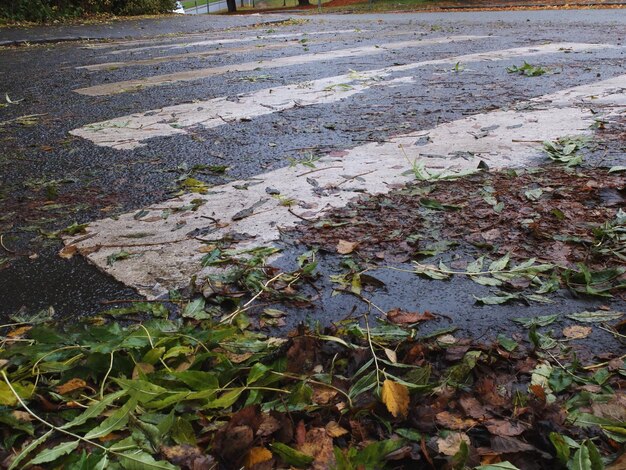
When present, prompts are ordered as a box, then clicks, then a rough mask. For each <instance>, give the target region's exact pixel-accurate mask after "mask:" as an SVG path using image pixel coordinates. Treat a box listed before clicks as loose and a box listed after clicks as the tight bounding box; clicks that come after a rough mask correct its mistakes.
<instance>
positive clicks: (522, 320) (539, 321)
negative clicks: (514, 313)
mask: <svg viewBox="0 0 626 470" xmlns="http://www.w3.org/2000/svg"><path fill="white" fill-rule="evenodd" d="M557 318H559V315H558V314H554V315H543V316H539V317H518V318H513V321H514V322H515V323H519V324H520V325H522V326H523V327H524V328H530V327H531V326H548V325H550V324H551V323H554V321H555V320H556V319H557Z"/></svg>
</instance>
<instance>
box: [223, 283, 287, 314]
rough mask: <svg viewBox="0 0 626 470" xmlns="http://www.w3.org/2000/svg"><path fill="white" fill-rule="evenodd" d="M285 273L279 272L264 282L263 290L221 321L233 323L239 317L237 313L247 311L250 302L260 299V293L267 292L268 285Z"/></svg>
mask: <svg viewBox="0 0 626 470" xmlns="http://www.w3.org/2000/svg"><path fill="white" fill-rule="evenodd" d="M283 274H284V273H282V272H281V273H278V274H277V275H276V276H274V277H273V278H271V279H270V280H268V281H267V282H266V283H265V284H263V288H262V289H261V290H259V292H257V293H256V294H255V295H254V296H253V297H252V298H251V299H250V300H248V301H247V302H246V303H245V304H244V305H243V306H242V307H238V308H237V309H236V310H235V311H234V312H233V313H231V314H230V315H227V316H225V317H224V318H222V319H221V320H220V323H232V321H233V320H234V319H235V317H237V315H239V314H240V313H241V312H243V311H245V310H247V309H248V307H249V306H250V304H252V302H254V301H255V300H256V299H258V298H259V297H260V295H261V294H262V293H263V292H265V289H267V287H268V286H269V285H270V284H271V283H272V282H274V281H275V280H277V279H278V278H280V277H281V276H282V275H283Z"/></svg>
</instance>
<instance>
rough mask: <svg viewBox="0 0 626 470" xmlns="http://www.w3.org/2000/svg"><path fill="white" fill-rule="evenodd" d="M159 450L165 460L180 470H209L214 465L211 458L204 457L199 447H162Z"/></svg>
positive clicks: (186, 445) (184, 445) (182, 445)
mask: <svg viewBox="0 0 626 470" xmlns="http://www.w3.org/2000/svg"><path fill="white" fill-rule="evenodd" d="M160 450H161V453H162V454H163V457H165V459H166V460H168V461H169V462H171V463H173V464H174V465H178V466H179V467H182V468H188V469H190V470H209V469H211V468H214V465H215V459H214V458H213V457H211V456H210V455H206V454H205V453H204V452H203V451H202V449H200V448H199V447H196V446H192V445H189V444H181V445H177V446H163V447H161V449H160Z"/></svg>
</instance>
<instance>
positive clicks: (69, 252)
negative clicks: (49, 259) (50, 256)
mask: <svg viewBox="0 0 626 470" xmlns="http://www.w3.org/2000/svg"><path fill="white" fill-rule="evenodd" d="M77 252H78V247H77V246H76V245H67V246H64V247H63V248H62V249H61V251H59V256H60V257H61V258H63V259H71V258H72V257H73V256H74V255H75V254H76V253H77Z"/></svg>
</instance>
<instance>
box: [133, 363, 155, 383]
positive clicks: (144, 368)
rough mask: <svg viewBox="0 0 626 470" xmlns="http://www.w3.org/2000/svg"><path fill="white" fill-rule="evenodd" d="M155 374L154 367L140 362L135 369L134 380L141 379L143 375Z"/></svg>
mask: <svg viewBox="0 0 626 470" xmlns="http://www.w3.org/2000/svg"><path fill="white" fill-rule="evenodd" d="M152 372H154V366H153V365H152V364H146V363H145V362H138V363H137V364H135V367H134V368H133V375H132V378H133V380H137V379H139V378H141V376H142V375H145V374H150V373H152Z"/></svg>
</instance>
